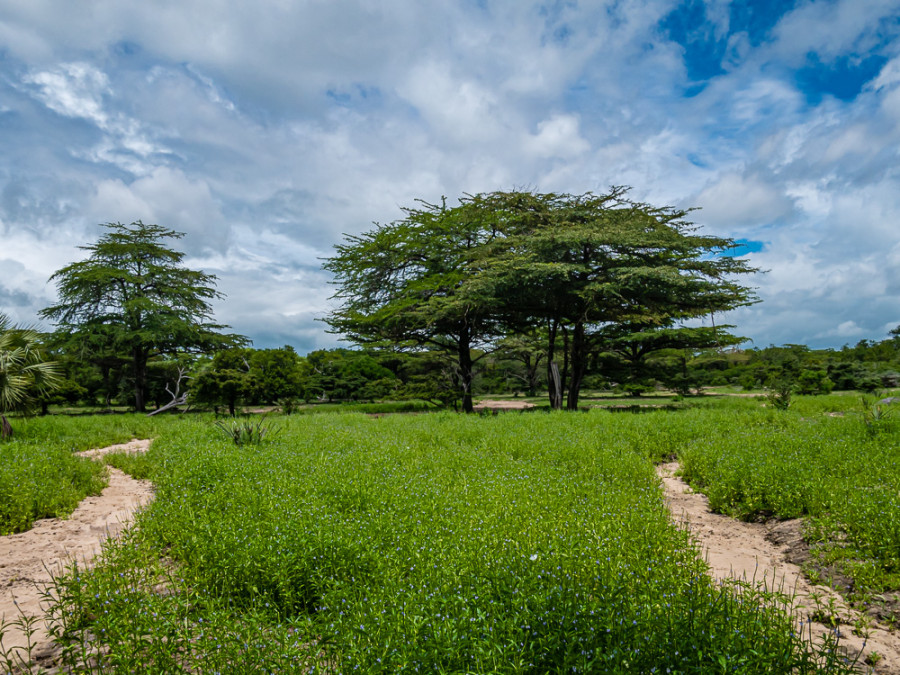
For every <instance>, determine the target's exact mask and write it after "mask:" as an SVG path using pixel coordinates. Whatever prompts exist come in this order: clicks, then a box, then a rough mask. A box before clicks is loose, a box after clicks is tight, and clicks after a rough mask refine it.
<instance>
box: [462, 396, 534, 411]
mask: <svg viewBox="0 0 900 675" xmlns="http://www.w3.org/2000/svg"><path fill="white" fill-rule="evenodd" d="M472 408H473V409H474V410H475V412H481V411H482V410H527V409H528V408H534V403H529V402H528V401H517V400H515V399H512V400H510V399H504V400H494V399H489V398H483V399H481V400H480V401H478V402H477V403H475V404H474V405H473V406H472Z"/></svg>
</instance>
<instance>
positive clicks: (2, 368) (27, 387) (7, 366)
mask: <svg viewBox="0 0 900 675" xmlns="http://www.w3.org/2000/svg"><path fill="white" fill-rule="evenodd" d="M59 379H60V378H59V371H58V369H57V366H56V364H55V363H54V362H52V361H47V360H46V358H45V356H44V353H43V351H42V350H41V345H40V336H39V334H38V333H37V331H35V330H33V329H31V328H20V327H17V326H13V325H12V322H11V321H10V320H9V317H7V316H6V315H5V314H3V313H2V312H0V441H2V440H4V439H6V438H8V437H10V436H12V426H11V425H10V423H9V420H7V419H6V414H5V413H8V412H11V411H14V410H27V409H28V408H29V407H30V406H32V405H34V403H35V400H36V398H37V396H39V395H40V394H42V393H44V392H46V391H48V390H50V389H52V388H54V387H56V386H57V385H58V383H59Z"/></svg>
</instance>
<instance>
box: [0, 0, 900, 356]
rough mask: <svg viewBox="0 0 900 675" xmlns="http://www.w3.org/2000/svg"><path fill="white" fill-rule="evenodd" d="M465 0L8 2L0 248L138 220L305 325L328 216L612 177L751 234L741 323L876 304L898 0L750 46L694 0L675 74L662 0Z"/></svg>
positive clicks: (781, 29) (816, 316)
mask: <svg viewBox="0 0 900 675" xmlns="http://www.w3.org/2000/svg"><path fill="white" fill-rule="evenodd" d="M480 4H481V3H456V2H452V1H451V0H436V1H435V2H432V3H427V4H422V3H412V2H405V1H403V0H391V1H390V2H384V3H377V4H372V3H368V2H360V1H358V0H347V1H346V2H340V3H328V2H318V3H315V2H314V3H274V4H273V3H268V4H266V3H264V4H263V5H259V6H257V5H252V6H251V5H247V4H246V3H243V4H242V3H235V2H230V1H229V0H192V1H190V2H182V3H163V4H161V5H160V4H158V3H156V4H152V3H145V4H140V3H138V4H135V3H100V4H97V5H96V7H94V8H93V10H92V12H85V11H83V8H81V7H80V6H76V5H73V4H72V3H69V2H64V1H60V0H31V1H30V2H27V3H26V2H19V3H6V4H5V5H3V6H2V7H0V43H2V44H3V45H4V47H5V48H6V50H7V52H6V54H7V58H6V60H5V62H4V63H5V65H6V66H8V68H6V69H5V72H6V78H5V79H4V80H0V93H2V98H3V109H4V111H5V112H4V113H3V114H2V119H0V124H3V125H4V126H3V127H2V128H3V131H4V133H3V134H2V135H0V150H2V152H0V223H2V224H0V228H2V229H3V231H4V237H5V238H4V250H3V252H2V255H3V256H7V255H8V256H9V259H10V260H18V261H22V264H23V265H25V267H26V270H30V271H31V273H32V276H28V275H27V274H23V275H21V278H22V279H24V280H26V281H23V284H25V285H26V286H29V287H30V286H32V285H36V284H38V281H39V280H40V279H41V278H46V276H42V275H47V274H48V273H50V272H52V271H53V269H55V268H56V267H58V266H59V265H61V264H65V263H66V262H70V261H71V259H72V255H73V254H72V251H74V250H75V249H74V248H73V246H74V245H75V244H77V243H86V242H88V241H90V240H91V239H92V238H94V236H95V235H96V229H94V228H95V225H96V223H99V222H107V221H121V222H126V223H127V222H131V221H132V220H135V219H138V218H140V219H143V220H144V221H145V222H157V223H159V224H160V225H164V226H167V227H171V228H173V229H176V230H181V231H186V232H187V233H188V236H187V237H186V238H185V239H184V240H183V244H184V247H185V248H187V249H188V252H189V253H190V254H191V260H192V261H196V263H197V265H199V266H207V265H208V266H210V267H211V269H214V270H216V271H217V272H218V273H220V276H221V277H222V282H223V283H222V290H224V291H225V292H226V293H228V294H229V296H230V297H229V300H228V302H227V303H225V304H223V305H222V306H221V307H218V308H217V312H218V311H221V312H222V313H223V314H224V316H225V317H227V322H229V323H233V324H235V325H236V326H237V325H238V324H240V325H241V326H246V328H242V330H245V331H246V332H249V333H254V332H256V331H259V332H260V334H265V335H267V336H269V337H268V338H267V339H270V338H271V339H276V337H275V336H279V337H277V339H278V340H279V341H280V342H279V343H283V342H289V341H290V339H289V335H290V334H291V333H292V332H293V333H295V334H296V335H298V336H304V337H303V340H305V341H306V343H307V344H320V343H322V341H324V342H327V341H328V340H332V338H331V337H328V336H324V333H322V332H321V331H322V326H321V325H320V324H315V323H313V322H312V321H311V318H312V317H313V316H314V315H315V313H316V312H321V311H323V310H322V308H323V307H324V306H326V304H327V301H326V300H325V299H324V298H326V297H327V296H328V295H330V293H331V291H332V290H333V289H331V288H330V287H328V286H327V285H326V284H325V282H324V279H325V277H324V275H322V274H320V273H317V272H315V269H316V267H317V262H318V261H317V260H316V258H318V257H320V256H321V255H328V253H329V252H330V251H331V250H332V249H331V247H332V246H333V244H334V243H336V242H338V241H339V240H340V238H341V235H342V233H345V232H347V233H358V232H360V231H362V230H365V229H368V228H370V227H371V223H372V221H381V222H384V221H389V220H392V219H394V218H398V217H400V216H401V215H402V213H401V211H400V207H402V206H410V205H412V204H413V203H414V199H416V198H424V199H428V200H432V201H436V200H438V199H440V197H441V195H446V196H447V197H448V198H449V199H450V200H451V202H452V201H453V200H454V199H455V197H457V196H458V195H460V194H461V193H463V192H478V191H484V190H494V189H504V188H512V187H517V186H518V187H521V186H528V187H533V188H535V189H538V190H554V191H567V192H583V191H587V190H593V191H602V190H604V189H606V188H607V187H608V186H609V185H610V184H626V185H632V186H634V192H633V196H634V197H635V198H636V199H641V200H648V201H651V202H653V203H660V204H679V205H683V206H697V205H699V206H702V207H704V208H703V210H702V211H699V212H697V213H696V214H694V219H695V220H697V221H698V222H699V223H701V224H702V225H704V227H705V229H707V230H709V231H712V232H713V233H716V234H724V235H727V236H740V237H747V238H751V239H753V238H755V239H762V240H765V241H766V242H767V243H768V245H767V248H766V250H765V251H762V252H760V253H757V254H754V256H753V260H754V264H759V265H760V266H761V267H764V268H766V269H770V270H771V272H770V273H769V274H768V275H765V276H764V277H761V278H760V279H759V280H758V283H759V286H760V293H761V295H762V296H763V297H764V299H765V302H764V303H763V304H761V305H757V306H755V307H753V308H746V309H743V310H740V311H739V312H737V313H736V314H735V316H737V317H739V318H740V321H741V322H744V321H745V322H746V325H741V324H740V322H739V326H738V331H739V332H740V333H743V334H750V335H752V336H757V337H758V338H759V339H760V340H762V341H764V342H766V343H767V342H768V341H773V342H778V341H792V342H802V341H804V340H813V341H815V340H819V341H820V342H825V343H827V342H828V341H829V340H831V341H834V340H836V339H838V338H839V337H840V336H838V335H837V333H835V332H834V331H837V330H838V327H840V326H844V328H841V329H840V330H845V331H846V330H850V329H851V328H852V327H854V326H855V327H857V329H859V330H868V329H873V330H881V327H882V326H883V325H884V322H885V317H890V316H895V315H896V309H895V307H896V300H895V298H896V297H897V294H898V292H900V271H897V270H900V263H898V260H900V244H898V243H897V237H896V223H897V222H898V221H900V197H897V195H900V175H898V174H897V171H896V166H897V158H898V154H900V87H898V85H897V82H898V81H900V66H898V65H897V64H898V63H900V61H898V60H897V56H896V54H897V50H898V45H897V44H896V41H895V37H894V36H893V35H892V34H891V33H890V30H891V29H890V26H889V24H888V23H887V22H886V20H887V19H889V18H890V17H892V16H896V15H897V13H898V12H897V9H898V7H900V2H897V1H893V0H891V1H890V2H888V1H886V0H885V1H881V2H879V1H876V0H859V1H856V2H851V1H850V0H836V1H835V2H803V3H798V5H797V7H796V9H795V10H794V11H792V12H790V13H788V14H787V15H786V16H785V17H784V18H783V19H782V21H781V22H780V24H779V25H778V26H776V27H775V29H774V30H773V31H772V32H771V34H770V36H769V39H767V41H764V42H763V43H762V44H756V45H754V44H751V42H750V40H749V37H748V36H747V35H744V34H729V31H730V30H731V28H732V27H731V26H730V25H729V2H727V0H721V1H717V2H715V3H707V14H708V16H709V17H710V18H711V23H710V24H708V25H707V26H703V27H700V28H701V29H702V30H703V31H706V33H707V34H708V35H710V36H713V37H718V38H723V37H725V36H727V39H728V46H727V53H726V55H725V61H724V65H723V67H724V68H725V71H726V72H725V73H724V74H723V75H720V76H718V77H715V78H713V79H712V80H711V81H710V82H709V83H708V86H707V87H706V88H705V89H704V90H703V91H701V92H699V93H696V95H693V96H690V97H686V96H684V89H685V87H686V86H687V85H688V84H689V83H688V79H687V69H686V67H685V63H684V59H683V56H684V50H683V48H682V47H681V46H680V45H677V44H674V43H672V42H668V41H666V40H665V39H664V38H663V36H662V35H661V32H660V19H661V18H662V17H663V16H665V15H666V14H667V13H668V12H669V11H670V10H671V9H672V6H673V5H672V2H671V1H670V0H643V1H642V2H629V3H620V2H604V3H601V4H599V5H598V4H597V3H582V4H578V3H551V4H547V3H543V2H537V1H534V2H518V1H513V0H499V1H498V2H491V3H484V6H479V5H480ZM210 16H216V17H217V19H216V21H210V20H209V17H210ZM879 40H880V42H879ZM876 44H877V45H882V46H878V47H877V49H879V50H880V51H879V53H883V54H885V55H886V56H888V57H892V58H893V59H894V60H890V61H888V63H887V64H886V65H885V66H884V68H882V71H881V73H880V74H879V75H878V76H877V77H876V78H875V79H874V80H873V81H872V82H871V83H870V85H869V86H868V87H867V88H866V89H865V90H864V91H863V92H862V94H861V95H860V96H859V97H857V98H856V99H855V100H853V101H840V100H837V99H834V98H831V99H829V98H827V97H826V98H825V100H823V102H822V103H821V104H819V105H818V106H816V107H811V105H810V103H809V102H808V101H807V98H806V96H805V95H804V94H803V92H801V91H799V89H798V87H797V85H796V83H795V81H794V80H793V78H792V74H791V72H792V69H795V68H797V67H799V66H802V65H803V64H804V63H806V59H807V55H808V54H809V52H811V51H813V52H815V53H817V54H819V57H820V58H821V59H823V60H825V61H828V60H829V59H835V58H839V57H840V56H842V55H846V54H848V53H849V52H850V51H853V52H855V53H856V54H858V55H860V56H865V55H866V53H867V50H870V49H872V50H874V49H876V47H875V46H873V45H876ZM17 82H18V84H16V83H17ZM48 111H53V114H48ZM35 113H41V114H35ZM7 130H10V133H6V131H7ZM13 132H15V133H13ZM88 226H90V229H88ZM10 232H12V233H13V234H14V237H13V238H11V239H9V241H11V242H13V243H12V244H10V246H12V248H8V249H7V248H6V246H7V238H6V237H7V235H8V233H10ZM29 247H31V248H29ZM32 249H34V250H36V251H43V250H48V251H53V252H54V253H51V254H48V256H49V257H50V258H52V259H53V260H54V263H53V264H54V265H56V266H55V267H53V269H48V267H49V266H50V265H51V263H49V262H47V261H46V260H42V254H41V253H35V252H34V251H33V250H32ZM7 250H8V251H10V253H9V254H7ZM56 263H59V264H58V265H57V264H56ZM10 292H11V293H24V292H25V290H24V289H18V288H17V289H11V290H10ZM41 293H44V291H38V290H34V291H33V292H31V291H29V294H28V297H33V298H38V297H39V296H40V295H41ZM10 297H12V296H10ZM15 297H16V298H21V297H24V296H22V295H15ZM34 302H35V306H36V307H37V306H38V300H35V301H34ZM892 303H893V304H892ZM220 318H223V317H220ZM223 320H224V318H223ZM829 331H832V333H829ZM826 334H829V335H831V337H818V338H817V337H816V336H817V335H818V336H823V335H826ZM314 336H317V337H314ZM873 337H879V338H880V337H881V336H880V335H874V336H873Z"/></svg>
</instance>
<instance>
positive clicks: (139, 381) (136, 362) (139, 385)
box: [131, 347, 147, 412]
mask: <svg viewBox="0 0 900 675" xmlns="http://www.w3.org/2000/svg"><path fill="white" fill-rule="evenodd" d="M131 358H132V359H133V363H132V372H133V373H134V409H135V410H136V411H137V412H146V408H147V405H146V403H145V401H144V392H145V391H146V389H147V355H146V354H145V353H144V350H143V349H141V348H140V347H135V348H134V349H132V350H131Z"/></svg>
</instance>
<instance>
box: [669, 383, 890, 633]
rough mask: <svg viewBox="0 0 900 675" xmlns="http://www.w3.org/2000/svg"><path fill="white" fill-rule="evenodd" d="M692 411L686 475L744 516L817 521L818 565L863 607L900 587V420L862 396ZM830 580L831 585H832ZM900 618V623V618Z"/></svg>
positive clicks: (717, 502) (719, 504) (812, 525)
mask: <svg viewBox="0 0 900 675" xmlns="http://www.w3.org/2000/svg"><path fill="white" fill-rule="evenodd" d="M759 406H760V403H759V402H758V401H754V400H752V399H751V400H749V401H748V400H746V399H745V400H736V401H732V402H730V404H729V405H727V406H724V405H723V404H722V403H721V402H720V403H717V405H716V406H715V407H703V408H698V409H694V410H691V411H688V412H687V413H685V414H684V415H683V416H682V417H681V419H683V420H684V421H685V423H690V424H691V425H692V426H693V431H692V432H691V434H690V442H688V443H685V444H684V445H683V446H681V448H680V449H679V451H678V456H679V458H680V459H681V463H682V470H683V473H684V478H685V479H686V480H688V481H689V482H690V483H691V484H692V485H693V486H694V487H696V488H697V489H699V490H702V491H703V492H704V493H705V494H707V495H708V496H709V499H710V507H711V508H713V509H715V510H717V511H721V512H722V513H727V514H730V515H733V516H736V517H739V518H745V519H756V518H765V517H773V516H774V517H776V518H797V517H801V516H802V517H806V518H808V527H807V529H806V535H807V539H808V540H809V541H810V543H811V544H812V545H813V546H814V550H813V552H814V554H816V556H817V557H816V558H815V560H814V565H815V566H817V567H818V568H820V569H827V568H830V569H831V570H832V572H831V573H833V574H835V575H838V576H841V577H846V581H845V582H844V590H846V591H849V592H850V593H851V596H852V597H854V598H855V599H857V600H860V601H866V600H871V599H872V596H873V594H878V593H882V592H884V591H886V590H898V589H900V519H898V514H900V417H897V416H894V415H893V414H891V412H890V411H891V406H889V405H881V406H880V405H878V404H877V403H875V402H874V399H871V400H866V399H862V400H861V399H860V397H858V396H847V395H843V396H822V397H815V398H795V399H794V400H793V402H792V403H791V406H790V409H789V410H778V409H773V408H767V409H765V410H761V409H760V407H759ZM827 576H828V574H827V573H826V574H825V575H824V578H823V581H827V580H828V579H827ZM896 618H900V617H895V619H896Z"/></svg>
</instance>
